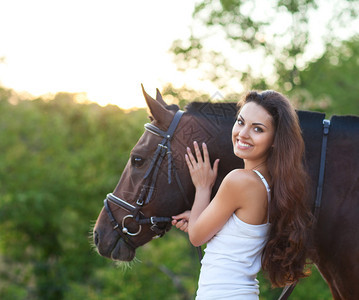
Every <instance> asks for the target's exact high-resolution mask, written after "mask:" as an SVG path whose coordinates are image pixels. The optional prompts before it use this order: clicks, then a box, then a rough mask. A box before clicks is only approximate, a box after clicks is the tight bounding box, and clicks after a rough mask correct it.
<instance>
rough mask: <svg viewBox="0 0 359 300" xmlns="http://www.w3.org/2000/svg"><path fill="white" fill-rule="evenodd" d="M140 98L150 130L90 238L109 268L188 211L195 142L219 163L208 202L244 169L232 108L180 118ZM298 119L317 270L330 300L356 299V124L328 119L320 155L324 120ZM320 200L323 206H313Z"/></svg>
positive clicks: (195, 108) (191, 110) (210, 107)
mask: <svg viewBox="0 0 359 300" xmlns="http://www.w3.org/2000/svg"><path fill="white" fill-rule="evenodd" d="M142 90H143V94H144V97H145V100H146V103H147V106H148V108H149V112H150V119H151V123H148V124H146V125H145V131H144V133H143V135H142V136H141V138H140V139H139V141H138V142H137V144H136V145H135V146H134V148H133V149H132V151H131V155H130V158H129V160H128V163H127V165H126V167H125V169H124V171H123V173H122V175H121V178H120V180H119V182H118V184H117V186H116V187H115V189H114V191H113V193H109V194H108V195H107V196H106V199H105V200H104V207H103V208H102V210H101V212H100V214H99V216H98V219H97V221H96V224H95V227H94V230H93V239H94V244H95V245H96V247H97V251H98V253H99V254H100V255H102V256H104V257H107V258H110V259H112V260H119V261H131V260H133V258H134V257H135V253H136V248H138V247H140V246H142V245H144V244H146V243H147V242H149V241H151V240H152V239H153V238H156V237H161V236H163V235H164V234H165V233H166V232H167V231H169V230H170V228H171V216H173V215H176V214H179V213H181V212H183V211H185V210H188V209H190V208H191V206H192V204H193V199H194V193H195V190H194V186H193V184H192V182H191V178H190V174H189V171H188V169H187V166H186V163H185V160H184V154H185V152H186V147H187V146H189V147H192V142H193V141H197V142H198V143H202V142H205V143H206V144H207V145H208V149H209V150H210V158H211V163H213V160H214V159H216V158H219V159H220V161H221V162H220V167H219V170H218V176H217V180H216V182H215V185H214V187H213V193H212V196H214V195H215V193H216V191H217V190H218V187H219V185H220V183H221V181H222V180H223V178H224V176H226V174H228V173H229V172H230V171H231V170H233V169H236V168H243V161H242V160H241V159H239V158H238V157H236V156H235V155H234V154H233V150H232V144H231V129H232V126H233V124H234V122H235V118H236V114H237V106H236V103H226V102H221V103H210V102H192V103H190V104H189V105H188V106H187V107H186V110H185V111H184V112H183V111H181V110H179V108H178V106H176V105H167V104H166V102H165V101H164V100H163V98H162V96H161V94H160V93H159V91H158V90H157V95H156V99H153V98H152V97H151V96H150V95H148V94H147V93H146V91H145V90H144V88H143V86H142ZM297 113H298V117H299V120H300V125H301V129H302V133H303V138H304V142H305V149H306V150H305V161H306V165H307V169H308V173H309V175H310V181H311V183H312V184H311V186H312V188H311V189H310V191H309V194H310V199H311V201H312V203H311V206H312V207H313V208H314V206H316V209H317V210H316V217H317V218H316V223H315V227H314V229H313V230H314V232H313V234H314V239H315V251H316V254H317V255H316V259H315V261H314V263H315V265H316V266H317V268H318V270H319V271H320V273H321V274H322V276H323V277H324V279H325V280H326V282H327V283H328V285H329V287H330V290H331V293H332V295H333V298H334V299H359V286H358V285H356V284H355V283H356V282H355V281H356V279H357V278H359V264H358V261H359V235H358V233H357V228H358V225H359V219H358V215H359V160H358V158H359V157H358V153H359V117H356V116H333V117H332V118H331V120H330V131H329V134H327V140H326V144H327V147H326V149H324V147H323V145H322V141H323V144H324V140H323V139H322V137H323V122H325V121H326V120H325V114H323V113H319V112H309V111H297ZM327 129H328V128H327ZM327 133H328V132H327ZM323 149H324V150H326V151H325V154H326V156H325V159H323V154H322V152H323ZM192 150H193V149H192ZM323 163H324V166H325V168H324V166H323ZM324 170H325V171H324ZM321 173H322V174H321ZM318 178H319V180H320V181H322V186H321V187H320V188H319V190H318V189H316V188H315V187H316V186H317V182H318ZM318 192H320V194H321V197H319V200H321V199H322V201H321V204H320V201H319V205H318V203H316V205H315V204H314V202H315V199H316V198H317V199H318V197H316V196H317V194H318Z"/></svg>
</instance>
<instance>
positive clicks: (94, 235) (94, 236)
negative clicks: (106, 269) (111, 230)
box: [93, 231, 99, 246]
mask: <svg viewBox="0 0 359 300" xmlns="http://www.w3.org/2000/svg"><path fill="white" fill-rule="evenodd" d="M93 241H94V243H95V245H96V246H98V242H99V239H98V233H97V231H95V232H94V234H93Z"/></svg>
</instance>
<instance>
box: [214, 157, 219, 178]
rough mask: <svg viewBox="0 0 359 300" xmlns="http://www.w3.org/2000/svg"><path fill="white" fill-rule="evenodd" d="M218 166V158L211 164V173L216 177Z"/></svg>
mask: <svg viewBox="0 0 359 300" xmlns="http://www.w3.org/2000/svg"><path fill="white" fill-rule="evenodd" d="M218 165H219V158H217V159H216V160H215V162H214V164H213V173H214V174H215V175H216V176H217V172H218Z"/></svg>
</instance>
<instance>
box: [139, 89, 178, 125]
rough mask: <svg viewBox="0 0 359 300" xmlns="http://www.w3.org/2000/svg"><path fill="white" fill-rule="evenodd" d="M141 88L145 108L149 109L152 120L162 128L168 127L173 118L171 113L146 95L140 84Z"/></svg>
mask: <svg viewBox="0 0 359 300" xmlns="http://www.w3.org/2000/svg"><path fill="white" fill-rule="evenodd" d="M141 86H142V92H143V96H145V100H146V103H147V106H148V108H149V109H150V112H151V115H152V117H153V119H154V120H155V121H157V122H158V123H160V124H161V125H163V126H164V127H168V126H169V125H170V123H171V120H172V118H173V114H172V113H171V111H169V110H168V109H166V107H164V106H163V105H162V104H161V103H160V102H159V101H157V100H155V99H153V98H152V97H151V96H150V95H148V94H147V93H146V91H145V89H144V87H143V85H142V84H141Z"/></svg>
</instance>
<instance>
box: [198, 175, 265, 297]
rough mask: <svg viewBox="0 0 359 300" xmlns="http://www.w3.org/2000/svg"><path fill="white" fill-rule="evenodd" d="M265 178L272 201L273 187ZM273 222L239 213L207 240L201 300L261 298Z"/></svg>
mask: <svg viewBox="0 0 359 300" xmlns="http://www.w3.org/2000/svg"><path fill="white" fill-rule="evenodd" d="M254 172H256V174H258V176H259V177H260V178H261V179H262V182H263V183H264V185H265V187H266V189H267V194H268V201H270V188H269V185H268V183H267V181H266V180H265V178H264V177H263V176H262V174H260V173H259V172H258V171H257V170H254ZM269 228H270V224H269V222H268V219H267V223H266V224H261V225H252V224H248V223H245V222H243V221H242V220H240V219H239V218H238V217H237V216H236V214H234V213H233V215H232V216H231V217H230V218H229V219H228V221H227V223H226V224H225V225H224V226H223V228H222V229H221V230H220V231H219V232H218V233H217V234H216V235H215V236H214V237H213V238H212V239H211V240H210V241H209V242H208V243H207V247H206V249H205V255H204V258H203V259H202V267H201V272H200V276H199V282H198V290H197V296H196V299H197V300H211V299H213V300H214V299H216V300H219V299H233V300H234V299H236V300H238V299H240V300H252V299H253V300H258V299H259V296H258V295H259V285H258V280H257V279H256V277H257V273H258V272H259V270H260V269H261V256H262V251H263V248H264V246H265V244H266V242H267V237H268V233H269Z"/></svg>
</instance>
